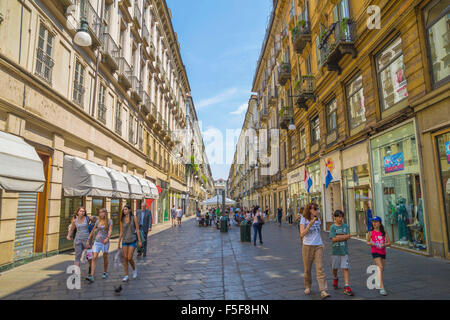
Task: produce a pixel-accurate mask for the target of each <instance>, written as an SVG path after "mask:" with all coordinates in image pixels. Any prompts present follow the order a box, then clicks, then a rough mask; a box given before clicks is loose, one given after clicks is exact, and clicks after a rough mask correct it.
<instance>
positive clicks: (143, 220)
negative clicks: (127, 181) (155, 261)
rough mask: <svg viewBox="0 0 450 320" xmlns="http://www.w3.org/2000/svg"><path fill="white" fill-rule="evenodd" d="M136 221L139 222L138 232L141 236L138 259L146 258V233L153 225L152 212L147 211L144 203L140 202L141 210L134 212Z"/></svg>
mask: <svg viewBox="0 0 450 320" xmlns="http://www.w3.org/2000/svg"><path fill="white" fill-rule="evenodd" d="M136 216H137V220H138V221H139V231H140V232H141V235H143V238H142V247H143V248H142V251H140V250H138V251H139V252H138V257H140V256H144V257H146V256H147V244H148V240H147V239H148V233H149V232H150V231H152V225H153V216H152V212H151V211H150V210H149V209H147V204H146V203H145V201H142V203H141V209H140V210H138V211H137V212H136Z"/></svg>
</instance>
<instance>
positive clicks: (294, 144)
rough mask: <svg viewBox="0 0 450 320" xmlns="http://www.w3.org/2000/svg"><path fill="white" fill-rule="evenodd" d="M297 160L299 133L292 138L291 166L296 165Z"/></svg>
mask: <svg viewBox="0 0 450 320" xmlns="http://www.w3.org/2000/svg"><path fill="white" fill-rule="evenodd" d="M296 158H297V132H295V133H294V134H293V135H292V137H291V166H293V165H295V160H296Z"/></svg>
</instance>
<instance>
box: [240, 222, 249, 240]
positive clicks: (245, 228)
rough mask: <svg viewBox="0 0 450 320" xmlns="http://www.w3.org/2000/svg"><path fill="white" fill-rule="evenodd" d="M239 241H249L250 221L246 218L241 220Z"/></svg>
mask: <svg viewBox="0 0 450 320" xmlns="http://www.w3.org/2000/svg"><path fill="white" fill-rule="evenodd" d="M241 242H251V235H250V223H249V222H247V220H244V221H242V222H241Z"/></svg>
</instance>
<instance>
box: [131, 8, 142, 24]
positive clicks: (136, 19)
mask: <svg viewBox="0 0 450 320" xmlns="http://www.w3.org/2000/svg"><path fill="white" fill-rule="evenodd" d="M133 20H134V24H135V25H136V26H137V27H138V29H140V28H141V23H142V13H141V8H139V2H138V1H134V14H133Z"/></svg>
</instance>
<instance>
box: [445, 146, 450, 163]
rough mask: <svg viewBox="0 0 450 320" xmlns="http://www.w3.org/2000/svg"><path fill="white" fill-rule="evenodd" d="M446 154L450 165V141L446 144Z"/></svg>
mask: <svg viewBox="0 0 450 320" xmlns="http://www.w3.org/2000/svg"><path fill="white" fill-rule="evenodd" d="M445 154H446V155H447V163H448V164H450V141H447V142H446V143H445Z"/></svg>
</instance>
